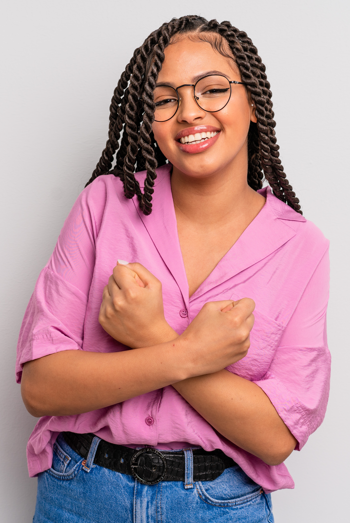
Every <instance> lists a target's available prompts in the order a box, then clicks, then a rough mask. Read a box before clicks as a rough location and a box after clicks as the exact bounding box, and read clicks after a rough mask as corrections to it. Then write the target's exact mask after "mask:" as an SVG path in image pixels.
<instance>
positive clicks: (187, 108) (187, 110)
mask: <svg viewBox="0 0 350 523" xmlns="http://www.w3.org/2000/svg"><path fill="white" fill-rule="evenodd" d="M179 89H181V91H178V94H179V109H178V111H177V113H176V116H177V119H178V121H179V122H184V121H185V122H193V121H195V120H198V119H202V118H204V116H205V111H204V109H202V108H201V107H199V105H198V104H197V102H196V101H195V99H194V89H193V87H192V86H182V87H180V88H179Z"/></svg>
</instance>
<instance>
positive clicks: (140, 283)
mask: <svg viewBox="0 0 350 523" xmlns="http://www.w3.org/2000/svg"><path fill="white" fill-rule="evenodd" d="M117 265H123V266H124V267H125V268H127V269H128V270H129V271H130V272H131V274H132V277H133V278H134V280H135V283H137V285H139V287H145V284H144V283H143V281H142V280H141V278H140V277H139V275H138V274H137V272H136V271H134V270H133V269H132V268H131V265H136V264H132V263H128V262H126V261H124V260H117Z"/></svg>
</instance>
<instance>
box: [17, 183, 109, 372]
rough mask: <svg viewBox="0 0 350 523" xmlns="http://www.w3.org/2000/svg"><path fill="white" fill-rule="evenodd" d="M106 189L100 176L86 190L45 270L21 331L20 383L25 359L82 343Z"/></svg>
mask: <svg viewBox="0 0 350 523" xmlns="http://www.w3.org/2000/svg"><path fill="white" fill-rule="evenodd" d="M105 192H106V189H105V185H104V184H103V183H99V182H98V180H96V182H95V183H94V184H91V185H90V186H88V187H87V188H86V189H85V190H84V191H83V192H82V193H81V194H80V196H79V197H78V199H77V201H76V202H75V205H74V207H73V209H72V210H71V212H70V214H69V216H68V218H67V219H66V221H65V223H64V226H63V228H62V231H61V233H60V236H59V238H58V241H57V244H56V246H55V249H54V252H53V254H52V256H51V258H50V260H49V262H48V264H47V266H46V267H45V268H44V269H43V270H42V272H41V273H40V276H39V278H38V281H37V283H36V285H35V289H34V292H33V294H32V296H31V299H30V302H29V304H28V307H27V309H26V312H25V315H24V319H23V322H22V326H21V330H20V334H19V340H18V345H17V361H16V380H17V382H20V381H21V375H22V369H23V364H24V363H25V362H27V361H31V360H34V359H37V358H41V357H43V356H47V355H49V354H53V353H56V352H60V351H63V350H79V349H81V348H82V343H83V326H84V319H85V313H86V307H87V301H88V294H89V289H90V284H91V279H92V275H93V270H94V265H95V244H96V238H97V236H98V232H99V227H100V225H101V216H102V214H103V213H102V212H101V210H102V211H103V208H104V204H105V198H106V194H105Z"/></svg>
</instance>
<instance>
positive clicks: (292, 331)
mask: <svg viewBox="0 0 350 523" xmlns="http://www.w3.org/2000/svg"><path fill="white" fill-rule="evenodd" d="M328 280H329V267H328V256H327V255H325V256H324V258H323V259H322V261H321V263H320V264H319V266H318V268H317V269H316V271H315V273H314V275H313V277H312V279H311V280H310V282H309V284H308V286H307V288H306V290H305V292H304V294H303V296H302V299H301V300H300V302H299V304H298V307H297V309H296V311H295V312H294V314H293V317H292V319H291V320H290V322H289V324H288V326H287V328H286V329H285V332H284V335H283V337H282V339H281V342H280V348H279V349H277V353H276V356H275V359H274V361H273V362H272V365H271V369H270V373H269V374H268V375H267V376H266V378H265V379H264V380H261V381H260V382H258V383H257V384H256V383H253V382H250V381H248V380H246V379H243V378H241V377H239V376H237V375H235V374H232V373H230V372H228V371H226V370H225V369H223V370H221V369H220V370H219V371H217V372H213V373H210V374H209V373H208V374H203V375H200V376H197V377H193V378H189V379H186V380H182V381H179V382H177V383H176V384H173V386H174V388H175V389H176V390H177V391H178V392H179V393H180V394H181V395H182V396H183V397H184V398H185V399H186V400H187V401H188V403H190V404H191V405H192V406H193V408H195V409H196V410H197V412H199V413H200V414H201V415H202V416H203V417H204V418H205V419H206V420H207V421H208V423H210V424H211V425H212V426H213V427H214V428H215V429H216V430H217V431H218V432H219V433H220V434H222V435H223V436H224V437H226V438H227V439H228V440H230V441H231V442H232V443H234V444H236V445H237V446H239V447H240V448H243V449H244V450H246V451H248V452H250V453H251V454H254V455H256V456H257V457H259V458H261V459H262V460H263V461H265V462H266V463H267V464H269V465H276V464H278V463H281V462H282V461H284V460H285V459H286V458H287V457H288V455H289V454H290V453H291V452H292V451H293V449H294V448H295V447H296V445H298V447H300V446H301V445H303V444H304V443H305V433H308V432H310V431H313V430H315V428H316V427H317V426H318V425H319V424H320V422H321V420H322V418H323V416H324V411H325V403H326V398H327V396H328V392H327V391H328V384H329V360H328V350H327V347H326V346H325V334H324V333H325V320H326V305H327V300H328ZM186 332H188V331H185V333H184V334H185V338H186ZM164 335H168V336H170V337H172V336H175V335H176V333H175V332H174V331H173V332H171V331H169V332H168V333H164ZM163 340H164V338H163ZM187 341H188V344H189V345H190V344H191V342H192V343H193V342H194V340H191V339H188V340H187ZM214 343H215V340H214ZM318 374H323V377H322V376H320V379H319V380H315V382H314V380H313V377H315V376H317V375H318ZM303 401H304V402H305V403H309V404H310V405H311V406H310V407H309V411H312V412H307V411H308V408H307V407H306V406H305V405H303ZM286 405H287V406H288V407H286ZM310 416H311V419H309V423H306V422H305V421H306V419H307V417H309V418H310ZM289 427H290V428H289ZM310 427H311V428H310ZM290 429H291V430H290ZM307 435H308V434H307ZM306 437H307V436H306Z"/></svg>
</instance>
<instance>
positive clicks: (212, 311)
mask: <svg viewBox="0 0 350 523" xmlns="http://www.w3.org/2000/svg"><path fill="white" fill-rule="evenodd" d="M273 117H274V113H273V111H272V102H271V92H270V90H269V83H268V81H267V78H266V74H265V66H264V65H263V64H262V62H261V59H260V57H259V56H258V54H257V50H256V48H255V47H254V46H253V44H252V42H251V40H250V39H249V38H248V37H247V35H246V34H245V33H243V32H241V31H239V30H237V29H236V28H234V27H232V26H231V24H230V23H229V22H223V23H222V24H219V23H218V22H217V21H216V20H212V21H209V22H208V21H206V20H205V19H204V18H201V17H197V16H186V17H182V18H180V19H173V20H172V21H171V22H170V23H168V24H164V25H163V26H162V27H161V28H160V29H158V30H157V31H155V32H153V33H152V34H151V35H150V36H149V37H148V38H147V39H146V40H145V42H144V44H143V45H142V46H141V47H140V48H139V49H136V51H135V53H134V55H133V58H132V60H131V62H130V63H129V64H128V66H127V67H126V69H125V71H124V73H123V74H122V76H121V78H120V81H119V83H118V86H117V87H116V90H115V92H114V96H113V99H112V103H111V113H110V128H109V140H108V142H107V145H106V148H105V150H104V151H103V153H102V157H101V159H100V161H99V163H98V165H97V167H96V170H95V171H94V173H93V175H92V178H91V179H90V180H89V182H88V185H87V187H86V189H85V190H84V191H83V192H82V194H81V195H80V197H79V198H78V200H77V202H76V204H75V206H74V207H73V209H72V211H71V213H70V215H69V217H68V219H67V220H66V222H65V225H64V227H63V230H62V232H61V235H60V237H59V239H58V243H57V245H56V248H55V251H54V253H53V255H52V257H51V259H50V261H49V263H48V265H47V266H46V267H45V269H44V270H43V271H42V273H41V275H40V277H39V280H38V282H37V285H36V289H35V292H34V294H33V296H32V298H31V301H30V304H29V306H28V309H27V312H26V315H25V318H24V321H23V326H22V330H21V334H20V340H19V346H18V363H17V376H18V381H20V379H21V377H22V395H23V400H24V402H25V405H26V407H27V409H28V410H29V412H31V413H32V414H33V415H34V416H39V417H41V419H40V420H39V422H38V424H37V426H36V428H35V429H34V432H33V434H32V436H31V438H30V441H29V444H28V464H29V472H30V475H31V476H35V475H38V499H37V507H36V513H35V517H34V521H36V522H42V521H53V522H54V521H69V522H81V521H84V522H85V521H89V522H90V521H91V522H99V521H101V522H102V521H103V522H104V523H105V522H109V521H123V522H127V521H140V522H141V521H162V522H173V521H177V522H182V521H183V522H185V521H186V522H188V521H196V522H197V521H213V520H214V518H215V519H217V520H218V521H222V522H224V521H241V522H248V521H249V522H262V521H264V522H271V521H273V515H272V508H271V499H270V493H271V492H272V491H274V490H277V489H279V488H292V487H293V481H292V479H291V477H290V476H289V474H288V471H287V469H286V467H285V465H284V464H283V461H284V460H285V459H286V458H287V456H288V455H289V454H290V453H291V452H292V451H293V450H294V449H298V450H300V449H301V447H302V446H303V445H304V444H305V442H306V441H307V438H308V436H309V435H310V434H311V433H312V432H313V431H314V430H315V429H316V428H317V427H318V426H319V425H320V423H321V421H322V419H323V417H324V414H325V409H326V403H327V398H328V389H329V353H328V349H327V344H326V338H325V314H326V306H327V299H328V242H327V240H325V238H324V237H323V235H322V234H321V233H320V231H319V230H318V229H317V228H316V227H315V226H314V225H313V224H311V223H310V222H308V221H306V220H305V218H303V216H302V214H301V210H300V206H299V200H298V199H297V198H296V196H295V193H294V192H293V190H292V187H291V186H290V184H289V182H288V180H287V179H286V176H285V174H284V171H283V167H282V164H281V161H280V159H279V153H278V149H279V148H278V145H277V143H276V137H275V132H274V127H275V122H274V120H273ZM115 153H116V165H115V167H114V169H112V164H113V158H114V155H115ZM111 169H112V171H111ZM108 173H109V174H108ZM134 173H136V174H134ZM106 174H107V175H106ZM112 174H114V175H115V176H112ZM263 176H265V178H266V180H267V181H268V184H269V186H270V187H265V188H262V180H263ZM271 189H272V190H271ZM117 259H118V260H119V261H118V263H116V260H117ZM123 260H124V261H123ZM125 260H126V261H125ZM128 262H130V263H128ZM101 302H102V303H101ZM254 309H255V310H254ZM253 311H254V315H253ZM253 325H254V326H253Z"/></svg>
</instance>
